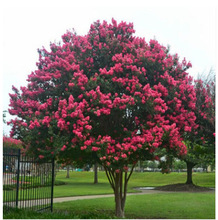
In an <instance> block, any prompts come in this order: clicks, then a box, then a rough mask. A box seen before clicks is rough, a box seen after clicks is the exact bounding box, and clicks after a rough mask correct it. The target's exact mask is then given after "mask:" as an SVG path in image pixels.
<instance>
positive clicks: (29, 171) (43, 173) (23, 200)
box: [3, 148, 54, 211]
mask: <svg viewBox="0 0 218 220" xmlns="http://www.w3.org/2000/svg"><path fill="white" fill-rule="evenodd" d="M53 188H54V159H52V160H51V161H46V162H45V161H44V162H39V161H37V160H35V159H34V158H30V157H27V156H24V155H22V154H21V152H20V149H12V148H3V191H4V192H3V205H4V207H17V208H30V209H33V210H38V211H40V210H45V209H50V210H51V211H52V210H53Z"/></svg>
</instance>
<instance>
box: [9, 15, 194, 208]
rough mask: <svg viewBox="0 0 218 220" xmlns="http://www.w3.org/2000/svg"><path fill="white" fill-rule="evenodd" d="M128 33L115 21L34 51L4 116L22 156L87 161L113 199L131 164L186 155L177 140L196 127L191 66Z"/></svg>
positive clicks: (127, 27)
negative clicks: (103, 177)
mask: <svg viewBox="0 0 218 220" xmlns="http://www.w3.org/2000/svg"><path fill="white" fill-rule="evenodd" d="M134 33H135V30H134V29H133V24H132V23H129V24H127V23H126V22H120V23H119V24H117V22H116V21H115V20H114V19H112V23H111V24H108V23H107V22H106V21H103V22H102V23H101V22H100V21H97V22H95V23H93V24H92V25H91V27H90V30H89V32H88V34H87V35H85V36H81V35H77V34H76V33H75V32H74V31H68V32H67V33H66V34H64V35H63V36H62V42H60V43H51V44H50V50H46V49H45V48H43V49H40V50H38V52H39V61H38V62H37V70H35V71H34V72H32V73H31V74H30V75H29V76H28V79H27V81H28V85H27V86H25V87H21V88H20V90H18V89H17V88H15V87H13V91H14V93H13V94H10V97H11V100H10V109H9V112H10V114H12V115H16V116H18V118H17V119H15V120H12V121H11V123H12V124H13V128H12V131H11V135H12V136H17V137H19V138H20V139H21V140H22V141H23V142H24V143H25V148H26V151H27V152H29V153H32V154H34V155H37V156H38V157H39V158H41V159H43V158H48V157H51V156H55V157H57V158H58V159H60V160H62V161H71V160H80V161H88V160H90V158H91V159H92V160H93V159H94V160H96V161H97V162H98V163H100V164H102V165H103V166H104V168H105V170H106V172H107V175H108V179H109V181H110V183H111V186H112V188H113V189H114V190H115V195H116V190H117V188H116V187H118V188H119V187H120V183H119V186H117V185H118V182H119V181H122V178H123V177H122V173H123V172H125V182H126V185H125V187H126V186H127V182H128V180H129V178H130V176H131V172H130V174H129V176H128V177H127V172H128V167H132V169H133V167H134V165H135V164H136V163H137V161H138V160H145V159H147V160H151V159H156V160H159V157H160V156H162V155H164V154H167V153H173V154H175V155H177V156H178V155H180V156H181V155H185V154H186V146H185V144H184V143H183V135H184V134H185V133H187V132H191V131H193V130H194V129H196V128H197V126H198V125H197V124H196V123H195V120H196V116H195V113H194V110H195V108H196V107H195V103H196V93H195V89H194V86H193V85H192V78H191V77H189V75H188V73H187V72H186V70H187V69H188V68H189V67H191V63H190V62H187V61H186V60H185V59H183V61H182V62H179V57H178V55H177V54H176V55H171V54H170V53H169V48H166V47H164V46H162V45H161V44H159V43H158V42H157V41H156V40H150V41H149V43H147V42H146V41H145V39H144V38H140V37H136V36H134ZM117 181H118V182H117ZM125 187H124V188H125ZM119 189H120V190H121V191H122V187H120V188H119ZM124 191H125V190H124ZM121 194H122V193H121ZM124 194H125V193H124ZM123 199H124V200H125V195H124V196H123ZM121 200H122V197H121ZM124 204H125V202H124ZM121 206H122V205H121ZM123 206H124V205H123Z"/></svg>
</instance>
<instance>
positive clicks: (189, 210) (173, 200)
mask: <svg viewBox="0 0 218 220" xmlns="http://www.w3.org/2000/svg"><path fill="white" fill-rule="evenodd" d="M114 206H115V205H114V198H112V197H111V198H101V199H88V200H77V201H70V202H62V203H56V204H54V212H53V213H50V212H42V213H40V212H33V211H27V210H25V211H23V210H14V211H11V212H5V213H4V218H8V219H12V218H19V219H24V218H26V219H33V218H35V219H58V218H59V219H73V218H76V219H94V218H97V219H105V218H110V219H114V218H115V216H114V210H115V207H114ZM125 217H126V218H127V219H214V218H215V194H214V193H163V194H147V195H134V196H133V195H131V196H127V201H126V208H125Z"/></svg>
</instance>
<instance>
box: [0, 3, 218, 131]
mask: <svg viewBox="0 0 218 220" xmlns="http://www.w3.org/2000/svg"><path fill="white" fill-rule="evenodd" d="M30 2H31V3H30ZM33 2H34V3H35V1H15V2H14V4H10V1H7V4H5V5H3V7H2V8H1V15H0V16H1V22H2V23H1V25H2V28H1V35H2V36H1V43H2V48H1V55H2V57H1V72H2V74H1V77H2V79H1V82H3V83H2V84H3V85H2V99H1V100H2V106H1V107H2V109H1V111H3V110H7V109H8V105H9V95H8V93H10V92H11V91H12V90H11V87H12V85H14V86H15V87H18V88H19V87H20V86H25V85H26V79H27V75H29V74H30V73H31V72H32V71H34V70H35V69H36V65H35V63H36V62H37V60H38V54H37V49H38V48H42V46H44V47H45V48H48V46H49V43H50V42H54V41H56V42H58V41H60V40H61V35H63V34H64V33H65V32H66V30H69V29H72V28H74V29H75V30H76V32H77V33H78V34H80V35H83V34H86V33H87V32H88V30H89V27H90V25H91V24H92V23H93V22H94V21H96V20H98V19H99V20H101V21H102V20H106V21H108V22H111V18H112V17H113V18H114V19H116V20H117V21H118V22H119V21H121V20H123V21H126V22H133V24H134V28H135V30H136V33H135V35H137V36H140V37H145V39H146V41H149V40H150V39H153V38H154V37H155V39H157V40H158V41H159V43H161V44H163V45H164V46H167V45H170V48H171V53H173V54H174V53H178V55H179V57H180V58H181V59H183V58H184V57H186V60H187V61H191V63H192V65H193V68H192V69H191V70H190V71H189V72H190V74H191V75H192V76H197V74H198V73H202V72H205V73H206V72H208V71H209V69H210V68H214V69H215V68H216V61H217V52H216V49H217V41H216V38H217V29H216V25H217V15H216V13H217V8H216V7H215V6H216V5H215V1H209V2H210V4H206V5H205V4H204V2H203V3H202V2H201V1H198V5H193V4H192V5H191V4H190V3H189V1H181V2H180V4H177V5H174V4H173V3H172V2H173V1H152V2H153V3H148V1H138V0H134V1H131V2H129V1H127V0H126V1H123V0H119V1H118V0H116V1H114V0H111V1H110V2H109V1H107V4H104V5H102V2H103V1H97V0H96V1H95V0H92V1H83V0H80V1H79V3H75V2H76V1H65V0H62V1H37V4H33ZM70 2H71V3H70ZM163 2H164V3H163ZM205 2H206V1H205ZM45 3H46V4H45ZM201 3H202V4H201ZM9 119H10V116H9V115H7V120H9ZM3 129H4V133H5V134H9V130H10V128H8V127H7V126H5V125H4V126H3Z"/></svg>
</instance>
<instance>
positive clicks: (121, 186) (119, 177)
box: [104, 165, 135, 218]
mask: <svg viewBox="0 0 218 220" xmlns="http://www.w3.org/2000/svg"><path fill="white" fill-rule="evenodd" d="M134 167H135V165H133V167H132V169H131V171H130V173H129V175H128V174H127V171H126V172H123V170H119V172H118V173H117V172H115V170H112V169H111V168H108V167H104V169H105V172H106V175H107V178H108V180H109V183H110V185H111V187H112V189H113V190H114V196H115V215H116V217H118V218H124V217H125V214H124V210H125V203H126V193H127V184H128V181H129V179H130V177H131V175H132V172H133V169H134ZM123 174H124V176H123Z"/></svg>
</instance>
